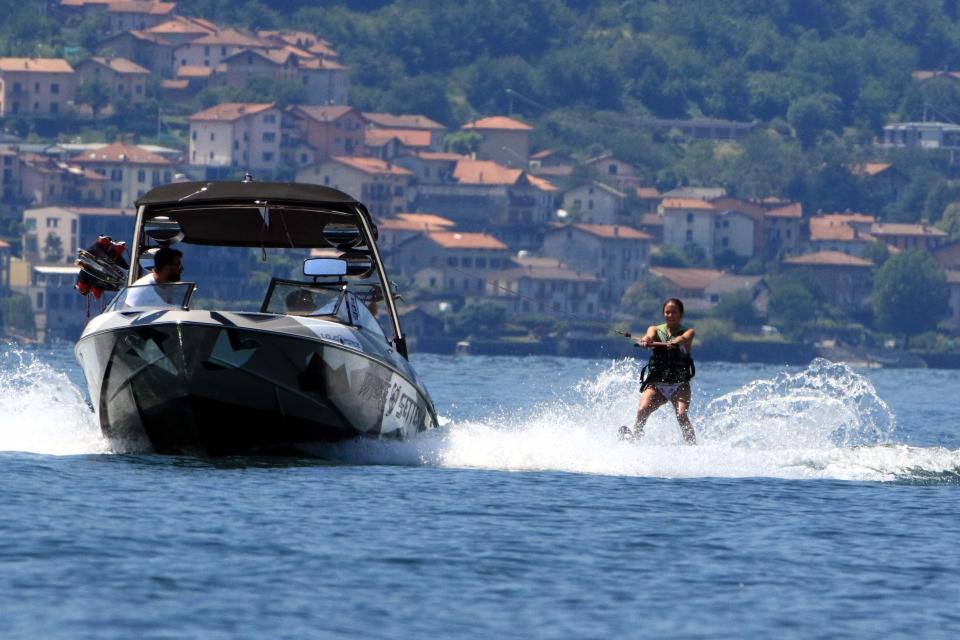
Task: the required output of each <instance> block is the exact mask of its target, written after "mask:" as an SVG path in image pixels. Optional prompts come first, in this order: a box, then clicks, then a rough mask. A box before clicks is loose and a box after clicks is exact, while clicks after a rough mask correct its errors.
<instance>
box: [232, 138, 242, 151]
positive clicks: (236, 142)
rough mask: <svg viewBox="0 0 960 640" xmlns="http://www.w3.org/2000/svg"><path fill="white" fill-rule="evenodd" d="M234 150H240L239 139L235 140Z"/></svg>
mask: <svg viewBox="0 0 960 640" xmlns="http://www.w3.org/2000/svg"><path fill="white" fill-rule="evenodd" d="M233 150H234V151H239V150H240V141H239V140H234V141H233Z"/></svg>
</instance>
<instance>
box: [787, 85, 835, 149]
mask: <svg viewBox="0 0 960 640" xmlns="http://www.w3.org/2000/svg"><path fill="white" fill-rule="evenodd" d="M787 121H788V122H789V123H790V126H792V127H793V130H794V132H795V133H796V136H797V140H799V141H800V144H801V145H803V148H804V149H810V148H812V147H813V145H814V143H815V142H816V141H817V138H819V137H820V135H821V134H822V133H824V132H826V131H837V130H839V128H840V125H841V122H842V117H841V100H840V98H838V97H837V96H835V95H833V94H832V93H817V94H815V95H812V96H804V97H802V98H798V99H796V100H794V101H793V103H792V104H791V105H790V108H789V109H788V110H787Z"/></svg>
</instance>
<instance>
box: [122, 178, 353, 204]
mask: <svg viewBox="0 0 960 640" xmlns="http://www.w3.org/2000/svg"><path fill="white" fill-rule="evenodd" d="M255 200H266V201H267V202H289V203H302V204H308V205H315V206H319V207H323V206H330V205H344V204H350V205H352V204H359V203H358V202H357V201H356V200H355V199H354V198H352V197H350V196H348V195H347V194H345V193H344V192H343V191H338V190H336V189H331V188H330V187H324V186H321V185H319V184H300V183H297V182H255V181H250V182H178V183H174V184H165V185H163V186H160V187H156V188H154V189H151V190H150V191H148V192H147V193H145V194H144V195H143V197H142V198H140V199H139V200H137V202H136V205H137V206H138V207H139V206H142V205H147V206H154V205H167V206H176V205H180V204H184V205H187V204H198V203H211V202H234V203H252V202H253V201H255Z"/></svg>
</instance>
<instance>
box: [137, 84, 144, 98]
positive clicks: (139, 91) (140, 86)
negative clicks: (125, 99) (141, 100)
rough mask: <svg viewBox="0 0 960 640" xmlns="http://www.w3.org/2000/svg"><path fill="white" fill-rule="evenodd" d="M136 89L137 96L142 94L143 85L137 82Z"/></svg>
mask: <svg viewBox="0 0 960 640" xmlns="http://www.w3.org/2000/svg"><path fill="white" fill-rule="evenodd" d="M136 91H137V95H138V96H142V95H143V85H142V84H138V85H137V89H136Z"/></svg>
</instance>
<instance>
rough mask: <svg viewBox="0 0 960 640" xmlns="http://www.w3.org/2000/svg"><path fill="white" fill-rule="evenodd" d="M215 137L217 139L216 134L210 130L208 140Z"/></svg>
mask: <svg viewBox="0 0 960 640" xmlns="http://www.w3.org/2000/svg"><path fill="white" fill-rule="evenodd" d="M216 139H217V134H215V133H214V132H212V131H211V132H210V142H213V141H214V140H216Z"/></svg>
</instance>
